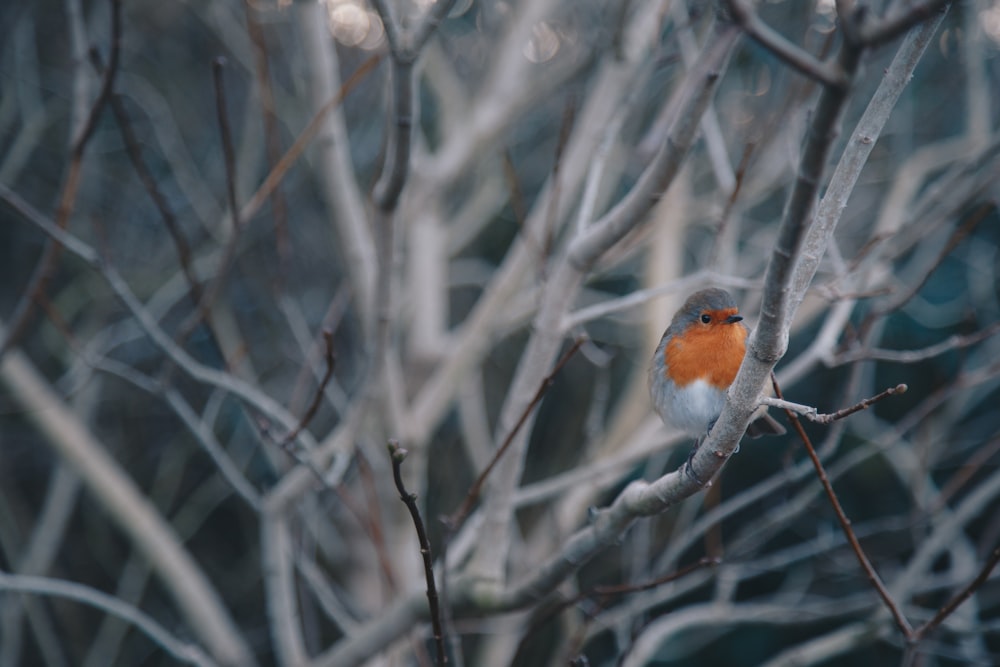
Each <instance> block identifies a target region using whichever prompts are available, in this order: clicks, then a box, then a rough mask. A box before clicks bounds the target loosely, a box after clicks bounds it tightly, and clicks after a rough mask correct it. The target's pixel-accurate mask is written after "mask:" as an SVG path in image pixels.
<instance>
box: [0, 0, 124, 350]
mask: <svg viewBox="0 0 1000 667" xmlns="http://www.w3.org/2000/svg"><path fill="white" fill-rule="evenodd" d="M110 4H111V35H110V45H109V55H108V66H107V68H106V69H105V71H104V76H103V77H102V79H101V88H100V91H99V92H98V94H97V98H96V99H95V100H94V104H93V106H91V108H90V112H89V113H88V114H87V116H86V120H84V122H83V125H82V126H81V127H80V128H79V131H78V133H77V134H76V136H74V137H73V140H72V144H71V147H70V154H69V170H68V172H67V174H66V180H65V181H64V182H63V186H62V190H61V192H60V193H59V203H58V205H57V206H56V216H55V217H56V224H57V225H58V226H59V228H60V229H63V230H65V229H66V228H67V227H68V226H69V219H70V216H71V215H72V214H73V206H74V205H75V203H76V195H77V193H78V192H79V188H80V172H81V169H82V167H83V155H84V152H85V151H86V150H87V144H88V143H89V142H90V139H91V137H93V135H94V129H95V128H96V127H97V119H98V118H99V117H100V115H101V111H102V110H103V109H104V105H105V104H107V102H108V100H109V99H110V98H111V93H112V90H113V89H114V82H115V77H116V76H117V75H118V66H119V62H120V54H121V35H122V11H121V9H122V7H121V0H111V3H110ZM61 254H62V245H60V244H59V242H58V241H56V240H55V239H53V238H49V239H48V240H47V241H46V243H45V249H44V250H43V251H42V256H41V258H39V260H38V263H37V264H36V265H35V270H34V271H33V272H32V274H31V280H30V281H29V283H28V286H27V287H26V288H25V290H24V292H23V293H22V295H21V298H20V300H19V301H18V302H17V305H16V306H15V307H14V312H13V313H12V314H11V316H10V325H9V327H8V329H7V335H6V336H4V337H3V339H2V341H3V342H2V343H0V357H3V355H4V354H5V353H6V352H7V351H8V350H9V349H10V348H12V347H14V346H15V345H17V343H18V341H19V340H20V339H21V337H22V336H23V335H24V333H25V331H26V330H27V328H28V325H29V324H30V323H31V317H32V315H34V307H35V303H36V302H37V301H40V297H41V294H42V293H43V292H45V290H46V289H48V284H49V281H50V280H51V279H52V274H53V272H54V271H55V267H56V263H57V262H58V261H59V256H60V255H61Z"/></svg>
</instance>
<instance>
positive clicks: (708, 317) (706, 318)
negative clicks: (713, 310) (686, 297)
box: [701, 313, 712, 324]
mask: <svg viewBox="0 0 1000 667" xmlns="http://www.w3.org/2000/svg"><path fill="white" fill-rule="evenodd" d="M701 321H702V322H703V323H705V324H708V323H709V322H711V321H712V316H711V315H709V314H708V313H705V314H703V315H702V316H701Z"/></svg>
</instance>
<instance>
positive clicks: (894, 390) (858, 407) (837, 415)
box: [813, 384, 908, 424]
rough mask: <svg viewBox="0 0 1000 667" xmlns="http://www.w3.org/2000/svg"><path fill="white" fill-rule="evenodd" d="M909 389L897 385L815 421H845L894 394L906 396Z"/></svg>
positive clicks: (818, 416) (823, 422)
mask: <svg viewBox="0 0 1000 667" xmlns="http://www.w3.org/2000/svg"><path fill="white" fill-rule="evenodd" d="M907 389H908V387H907V386H906V385H905V384H897V385H896V386H895V387H889V388H888V389H886V390H885V391H882V392H879V393H878V394H876V395H874V396H872V397H871V398H866V399H864V400H861V401H858V402H857V403H855V404H854V405H852V406H851V407H849V408H844V409H842V410H837V411H836V412H833V413H831V414H828V415H817V418H816V419H814V420H813V421H815V422H817V423H820V424H829V423H830V422H834V421H837V420H838V419H843V418H844V417H847V416H849V415H853V414H854V413H855V412H860V411H862V410H867V409H868V408H869V407H871V406H872V405H874V404H875V403H878V402H879V401H881V400H882V399H884V398H887V397H889V396H892V395H894V394H904V393H906V390H907Z"/></svg>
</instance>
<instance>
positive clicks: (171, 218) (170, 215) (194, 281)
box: [111, 94, 202, 306]
mask: <svg viewBox="0 0 1000 667" xmlns="http://www.w3.org/2000/svg"><path fill="white" fill-rule="evenodd" d="M111 111H112V112H113V113H114V115H115V120H117V121H118V131H119V132H120V133H121V136H122V141H124V143H125V152H126V154H127V155H128V157H129V160H130V161H131V162H132V168H133V169H135V173H136V175H137V176H138V177H139V181H140V182H141V183H142V185H143V187H144V188H145V189H146V193H147V194H148V195H149V198H150V199H152V200H153V205H154V206H156V210H157V211H159V213H160V218H161V219H162V220H163V224H164V226H165V227H166V228H167V232H169V233H170V238H171V239H172V240H173V242H174V248H175V249H176V251H177V259H178V261H179V262H180V264H181V272H182V273H183V274H184V278H185V279H186V280H187V282H188V287H189V289H190V292H189V294H190V297H191V301H192V303H193V304H194V305H195V306H197V305H198V303H199V302H200V301H201V297H202V289H201V283H199V282H198V278H197V276H196V275H195V273H194V268H193V266H192V264H191V246H190V245H189V244H188V242H187V239H186V238H185V236H184V232H183V231H182V230H181V228H180V225H179V224H178V223H177V216H176V215H174V211H173V209H172V208H171V207H170V202H168V201H167V197H166V195H165V194H163V191H162V190H160V187H159V185H158V184H157V182H156V179H155V178H154V177H153V173H152V171H151V170H150V169H149V166H148V165H147V164H146V160H145V159H144V158H143V157H142V148H141V147H140V144H139V139H138V137H136V135H135V130H134V129H133V127H132V122H131V121H130V119H129V116H128V111H127V110H126V109H125V103H124V102H123V101H122V98H121V96H120V95H117V94H115V95H112V96H111Z"/></svg>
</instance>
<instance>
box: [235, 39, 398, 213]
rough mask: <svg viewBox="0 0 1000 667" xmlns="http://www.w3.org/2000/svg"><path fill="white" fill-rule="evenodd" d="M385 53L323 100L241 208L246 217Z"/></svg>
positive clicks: (273, 188)
mask: <svg viewBox="0 0 1000 667" xmlns="http://www.w3.org/2000/svg"><path fill="white" fill-rule="evenodd" d="M382 57H383V54H382V53H376V54H374V55H372V56H371V57H370V58H369V59H368V60H366V61H364V62H363V63H361V65H360V66H359V67H358V68H357V69H356V70H354V73H353V74H351V76H350V77H348V79H347V81H345V82H344V83H343V85H341V86H340V89H339V90H338V91H337V94H336V95H334V96H333V97H332V98H330V100H329V101H328V102H327V103H326V104H324V105H323V106H322V107H321V108H320V110H319V111H317V112H316V113H315V115H313V117H312V120H310V121H309V124H308V125H306V126H305V129H303V130H302V132H300V133H299V136H298V137H297V138H296V139H295V142H294V143H293V144H292V145H291V146H290V147H289V148H288V150H287V151H285V154H284V155H282V156H281V159H280V160H278V163H277V164H275V165H274V167H272V169H271V171H270V172H269V173H268V174H267V176H266V177H265V178H264V182H263V183H261V184H260V187H258V188H257V191H256V192H254V193H253V195H252V196H251V197H250V199H249V200H247V203H246V204H244V205H243V210H242V211H240V218H241V219H243V220H249V219H250V218H252V217H253V216H254V214H255V213H257V211H258V210H260V207H261V206H263V205H264V202H265V201H267V199H268V198H269V197H270V196H271V194H272V193H273V192H274V191H275V190H276V189H277V187H278V185H279V184H280V183H281V181H282V179H284V178H285V174H287V173H288V170H289V169H291V168H292V165H293V164H295V161H296V160H298V159H299V157H300V156H301V155H302V153H303V151H305V149H306V147H307V146H308V145H309V142H310V141H312V139H313V137H315V136H316V133H317V132H319V131H320V129H321V128H322V127H323V121H324V120H325V119H326V116H327V114H329V113H330V112H331V111H333V110H334V109H336V108H337V107H339V106H340V105H341V104H342V103H343V101H344V99H345V98H346V97H347V95H348V94H349V93H350V92H351V91H352V90H354V88H355V87H356V86H357V85H358V84H359V83H361V81H362V80H364V78H365V77H366V76H368V75H369V74H370V73H371V72H372V70H374V69H375V66H376V65H378V64H379V62H380V61H381V60H382Z"/></svg>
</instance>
